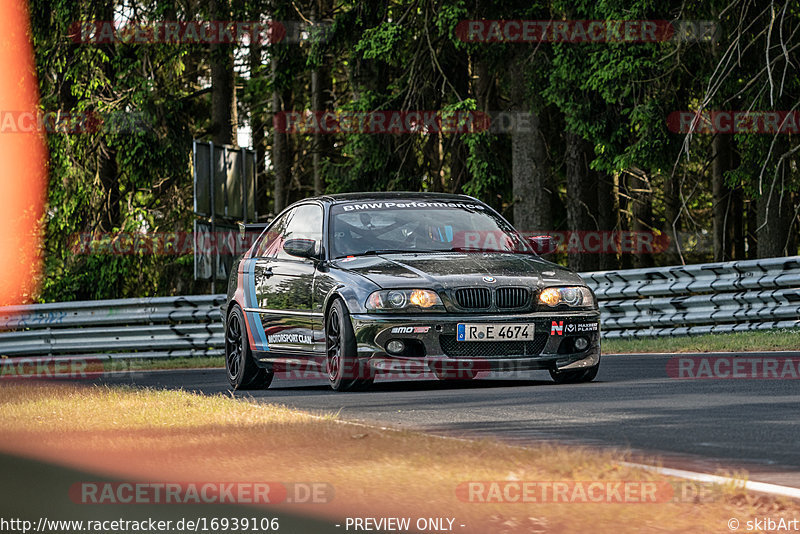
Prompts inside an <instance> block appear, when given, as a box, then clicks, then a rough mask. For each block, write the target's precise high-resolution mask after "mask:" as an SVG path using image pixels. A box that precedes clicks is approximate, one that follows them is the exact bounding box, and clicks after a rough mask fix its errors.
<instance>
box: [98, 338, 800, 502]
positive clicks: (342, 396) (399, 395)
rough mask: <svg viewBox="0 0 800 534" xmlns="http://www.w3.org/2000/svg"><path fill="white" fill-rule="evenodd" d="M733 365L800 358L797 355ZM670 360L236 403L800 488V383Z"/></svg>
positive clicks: (621, 361) (289, 388)
mask: <svg viewBox="0 0 800 534" xmlns="http://www.w3.org/2000/svg"><path fill="white" fill-rule="evenodd" d="M705 356H706V357H709V356H712V357H713V356H714V355H713V354H711V355H705ZM737 356H740V357H747V358H751V359H752V358H756V359H758V358H784V357H792V358H798V357H800V352H796V353H748V354H740V355H737ZM671 358H675V355H668V354H664V355H652V354H650V355H610V356H604V357H603V361H602V365H601V371H600V373H599V375H598V377H597V379H596V380H595V381H594V382H592V383H589V384H580V385H556V384H554V383H553V382H552V381H551V380H550V377H549V375H548V374H547V373H546V372H538V371H536V372H528V373H524V374H517V375H514V376H513V377H511V378H509V377H505V378H504V377H502V376H501V377H489V378H486V379H481V380H475V381H468V382H464V381H437V380H435V379H434V380H412V381H398V380H389V381H378V382H376V384H375V385H374V387H373V389H372V390H371V391H369V392H364V393H334V392H333V391H330V390H329V388H328V386H327V384H326V383H325V382H324V381H323V380H320V379H306V380H299V379H292V380H287V379H276V380H275V381H274V382H273V384H272V386H271V387H270V388H269V389H267V390H263V391H249V392H237V393H236V395H237V396H239V397H252V398H253V399H255V400H257V401H260V402H274V403H280V404H285V405H287V406H290V407H295V408H298V409H302V410H307V411H311V412H314V413H330V412H336V413H339V415H340V417H341V418H342V419H347V420H356V421H364V422H369V423H378V424H381V425H388V426H392V427H398V428H417V429H423V430H426V431H431V432H435V433H438V434H446V435H451V436H467V437H476V436H478V437H487V436H491V437H494V438H499V439H503V440H508V441H512V442H516V443H520V444H524V443H530V442H535V441H543V440H544V441H556V442H560V443H564V444H567V445H587V446H593V447H601V448H609V447H610V448H620V449H625V450H630V451H632V452H633V453H634V457H635V459H643V460H645V461H647V460H648V456H651V455H657V456H658V457H659V458H660V459H661V460H662V461H663V465H665V466H671V467H679V468H684V469H691V470H699V471H703V472H715V471H719V470H720V469H722V470H729V471H730V470H735V469H742V468H743V469H747V470H748V471H749V473H750V478H751V480H758V481H762V482H770V483H773V484H783V485H787V486H793V487H800V413H798V408H800V388H798V385H799V384H800V382H799V381H798V380H791V379H777V380H776V379H710V380H709V379H702V380H700V379H683V380H678V379H675V378H672V377H670V376H669V373H668V362H669V361H670V359H671ZM673 363H674V362H673ZM99 381H100V382H103V383H108V384H133V385H136V386H147V387H155V388H183V389H186V390H193V391H198V392H202V393H205V394H213V393H219V392H227V391H229V387H228V384H227V380H226V378H225V374H224V371H223V370H221V369H202V370H175V371H153V372H134V373H129V374H119V375H116V376H110V377H104V378H103V379H101V380H99Z"/></svg>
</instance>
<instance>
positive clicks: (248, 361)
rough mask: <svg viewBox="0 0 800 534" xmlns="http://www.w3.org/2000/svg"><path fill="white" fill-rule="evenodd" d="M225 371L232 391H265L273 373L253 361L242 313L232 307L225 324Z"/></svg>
mask: <svg viewBox="0 0 800 534" xmlns="http://www.w3.org/2000/svg"><path fill="white" fill-rule="evenodd" d="M225 370H226V371H227V373H228V381H229V382H230V383H231V386H233V389H266V388H268V387H269V385H270V383H271V382H272V377H273V375H274V373H273V372H272V371H270V370H267V369H264V368H261V367H259V366H258V365H257V364H256V362H255V360H254V359H253V353H252V351H251V350H250V343H249V342H248V341H247V335H246V333H245V324H244V313H243V312H242V309H241V308H240V307H239V306H237V305H234V306H233V309H232V310H231V313H229V314H228V320H227V321H226V324H225Z"/></svg>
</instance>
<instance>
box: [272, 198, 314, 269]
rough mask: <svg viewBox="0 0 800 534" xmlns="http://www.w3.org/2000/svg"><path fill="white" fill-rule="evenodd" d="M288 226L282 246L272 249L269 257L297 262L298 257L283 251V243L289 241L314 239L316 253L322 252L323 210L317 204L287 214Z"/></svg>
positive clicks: (283, 233)
mask: <svg viewBox="0 0 800 534" xmlns="http://www.w3.org/2000/svg"><path fill="white" fill-rule="evenodd" d="M286 216H287V218H286V226H284V227H283V229H282V235H281V239H279V240H278V241H280V244H279V245H277V246H273V247H271V248H270V249H269V250H268V251H267V255H268V256H271V257H275V258H277V259H279V260H297V259H299V258H297V257H296V256H292V255H291V254H287V253H286V252H284V250H283V243H284V242H286V241H288V240H289V239H313V240H314V241H316V247H315V251H314V252H315V253H316V254H319V253H320V251H321V250H322V208H321V207H320V206H318V205H316V204H305V205H303V206H298V207H296V208H295V209H293V210H292V211H290V212H289V213H287V214H286Z"/></svg>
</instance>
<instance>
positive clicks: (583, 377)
mask: <svg viewBox="0 0 800 534" xmlns="http://www.w3.org/2000/svg"><path fill="white" fill-rule="evenodd" d="M599 370H600V364H599V363H598V364H597V365H595V366H594V367H587V368H586V369H570V370H567V371H556V370H555V369H550V376H551V377H552V379H553V380H554V381H555V383H556V384H580V383H583V382H591V381H592V380H594V379H595V377H596V376H597V371H599Z"/></svg>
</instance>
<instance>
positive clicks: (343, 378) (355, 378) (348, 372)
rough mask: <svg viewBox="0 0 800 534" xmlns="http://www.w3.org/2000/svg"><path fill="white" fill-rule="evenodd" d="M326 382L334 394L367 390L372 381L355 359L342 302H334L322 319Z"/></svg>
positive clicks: (354, 337) (365, 366)
mask: <svg viewBox="0 0 800 534" xmlns="http://www.w3.org/2000/svg"><path fill="white" fill-rule="evenodd" d="M325 348H326V352H327V371H328V382H329V383H330V385H331V388H333V390H334V391H351V390H359V389H366V388H368V387H369V386H371V385H372V382H373V381H374V380H375V377H374V375H373V374H372V373H371V371H370V369H369V367H368V366H367V365H363V366H362V365H359V361H358V358H356V353H357V350H356V336H355V333H354V332H353V324H352V323H351V322H350V314H349V313H348V311H347V307H346V306H345V305H344V302H342V301H341V300H339V299H337V300H336V302H334V303H333V305H332V306H331V309H330V310H329V311H328V316H327V317H326V319H325Z"/></svg>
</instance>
